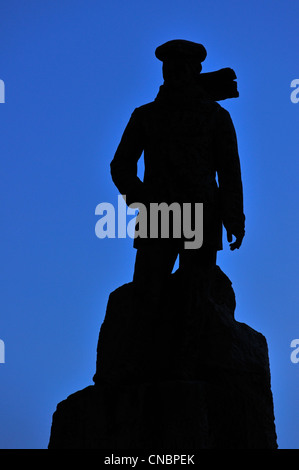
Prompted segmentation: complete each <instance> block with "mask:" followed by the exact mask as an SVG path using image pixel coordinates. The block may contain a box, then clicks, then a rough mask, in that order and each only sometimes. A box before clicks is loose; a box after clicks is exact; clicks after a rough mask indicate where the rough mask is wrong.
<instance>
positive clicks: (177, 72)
mask: <svg viewBox="0 0 299 470" xmlns="http://www.w3.org/2000/svg"><path fill="white" fill-rule="evenodd" d="M201 70H202V65H201V63H200V62H198V61H194V60H187V59H185V58H184V59H182V58H172V59H168V60H167V61H165V62H163V66H162V73H163V78H164V81H165V83H167V84H171V85H183V84H187V83H190V82H192V81H193V80H194V79H196V77H197V76H198V75H199V74H200V72H201Z"/></svg>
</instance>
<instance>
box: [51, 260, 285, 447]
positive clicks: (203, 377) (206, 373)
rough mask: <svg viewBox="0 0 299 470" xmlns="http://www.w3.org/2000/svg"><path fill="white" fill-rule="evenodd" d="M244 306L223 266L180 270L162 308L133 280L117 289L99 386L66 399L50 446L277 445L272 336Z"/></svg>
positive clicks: (105, 327)
mask: <svg viewBox="0 0 299 470" xmlns="http://www.w3.org/2000/svg"><path fill="white" fill-rule="evenodd" d="M235 306H236V303H235V295H234V291H233V289H232V286H231V282H230V280H229V279H228V278H227V276H226V275H225V274H224V273H223V272H222V271H221V270H220V268H219V267H218V266H217V267H216V268H215V269H214V270H213V272H212V273H211V274H210V276H209V278H208V279H201V280H200V279H193V280H192V281H190V279H188V280H186V279H184V277H183V276H182V275H181V274H180V272H179V271H177V272H176V273H175V274H172V275H171V276H170V279H169V282H168V284H167V286H166V287H165V289H164V291H163V297H162V298H161V299H160V302H159V306H158V307H157V306H156V307H155V308H154V304H153V303H152V302H151V298H150V296H148V298H146V295H145V294H144V293H140V292H137V291H136V287H135V285H134V284H133V283H129V284H125V285H123V286H121V287H119V288H118V289H116V290H115V291H114V292H112V293H111V294H110V297H109V301H108V305H107V312H106V316H105V319H104V322H103V324H102V326H101V329H100V334H99V341H98V350H97V366H96V373H95V376H94V383H95V384H94V385H91V386H89V387H87V388H85V389H83V390H81V391H78V392H76V393H74V394H73V395H71V396H69V397H68V398H67V399H66V400H64V401H62V402H61V403H59V404H58V406H57V409H56V411H55V412H54V415H53V422H52V428H51V435H50V441H49V448H50V449H51V448H52V449H55V448H56V449H58V448H65V449H67V448H69V449H70V448H71V449H93V448H94V449H112V450H117V449H143V450H146V449H153V448H155V449H159V450H177V449H191V450H197V449H237V448H241V449H276V448H277V442H276V432H275V424H274V411H273V398H272V392H271V377H270V367H269V359H268V348H267V342H266V339H265V337H264V336H263V335H262V334H261V333H258V332H256V331H255V330H253V329H252V328H250V327H249V326H247V325H246V324H244V323H240V322H238V321H236V320H235V319H234V310H235Z"/></svg>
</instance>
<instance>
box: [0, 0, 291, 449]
mask: <svg viewBox="0 0 299 470" xmlns="http://www.w3.org/2000/svg"><path fill="white" fill-rule="evenodd" d="M0 10H1V11H0V25H1V28H0V44H1V53H0V62H1V63H0V78H1V79H2V80H4V82H5V85H6V96H5V98H6V103H5V104H0V119H1V121H0V122H1V139H0V151H1V189H0V191H1V218H0V220H1V245H0V247H1V283H0V285H1V293H0V301H1V318H0V338H1V339H2V340H3V341H4V342H5V349H6V351H5V352H6V362H5V364H1V365H0V387H1V388H0V413H1V415H0V416H1V427H0V429H1V430H0V447H1V448H45V447H47V444H48V439H49V433H50V426H51V419H52V413H53V412H54V410H55V408H56V404H57V403H58V402H59V401H61V400H63V399H65V398H66V397H67V396H68V395H69V394H71V393H73V392H75V391H77V390H79V389H81V388H84V387H85V386H87V385H89V384H91V383H92V376H93V373H94V371H95V359H96V344H97V338H98V333H99V329H100V325H101V322H102V320H103V317H104V314H105V308H106V303H107V299H108V295H109V293H110V292H111V291H112V290H113V289H115V288H117V287H118V286H120V285H122V284H124V283H126V282H129V281H130V280H131V278H132V272H133V266H134V257H135V252H134V250H133V248H132V240H131V239H130V238H127V239H104V240H100V239H98V238H97V237H96V236H95V230H94V227H95V224H96V221H97V220H98V217H97V216H95V208H96V206H97V204H99V203H100V202H105V201H107V202H111V203H113V204H116V203H117V195H118V193H117V190H116V188H115V187H114V185H113V183H112V181H111V178H110V168H109V163H110V161H111V159H112V157H113V154H114V152H115V149H116V146H117V144H118V142H119V139H120V137H121V135H122V132H123V130H124V127H125V125H126V123H127V121H128V119H129V117H130V114H131V112H132V111H133V109H134V108H135V107H137V106H140V105H142V104H144V103H146V102H149V101H151V100H153V99H154V98H155V96H156V94H157V92H158V88H159V86H160V85H161V84H162V74H161V63H160V62H159V61H158V60H157V59H156V58H155V56H154V50H155V48H156V47H157V46H158V45H160V44H161V43H163V42H165V41H168V40H170V39H174V38H184V39H189V40H192V41H196V42H201V43H203V44H204V45H205V46H206V48H207V51H208V56H207V59H206V61H205V62H204V63H203V71H212V70H216V69H219V68H221V67H232V68H234V69H235V71H236V73H237V76H238V87H239V91H240V98H239V99H236V100H230V101H227V102H223V103H222V105H223V106H224V107H226V109H228V110H229V111H230V113H231V116H232V118H233V121H234V123H235V127H236V131H237V135H238V141H239V151H240V158H241V165H242V174H243V182H244V198H245V212H246V217H247V219H246V222H247V225H246V238H245V240H244V244H243V246H242V248H241V250H239V251H236V252H233V253H232V252H230V251H229V248H228V245H227V243H225V247H224V250H223V252H221V253H220V255H219V257H218V263H219V265H220V266H221V268H222V269H223V270H224V272H225V273H226V274H227V275H228V276H229V277H230V279H231V280H232V282H233V287H234V289H235V292H236V297H237V309H236V319H237V320H239V321H241V322H245V323H247V324H248V325H250V326H251V327H252V328H254V329H256V330H258V331H260V332H261V333H263V334H264V335H265V336H266V338H267V341H268V345H269V356H270V364H271V371H272V389H273V395H274V405H275V415H276V426H277V434H278V443H279V446H280V447H281V448H299V445H298V444H299V431H298V419H299V411H298V405H299V400H298V384H299V363H298V364H293V363H292V362H291V360H290V354H291V351H292V350H291V348H290V343H291V341H292V339H294V338H298V337H299V322H298V260H297V254H298V215H297V203H298V192H299V191H298V184H297V178H298V115H299V103H298V104H294V103H292V102H291V100H290V94H291V91H292V89H291V88H290V83H291V81H292V80H293V79H295V78H299V69H298V50H299V41H298V14H299V6H298V3H297V2H293V1H290V0H287V1H283V2H282V1H276V0H271V1H270V0H264V1H262V2H261V1H260V0H259V1H257V0H252V1H250V2H240V1H233V0H231V1H227V2H223V1H220V0H215V1H213V2H208V1H206V2H202V1H199V0H197V1H194V0H189V1H187V2H186V1H175V0H162V1H161V0H159V1H157V0H151V1H143V0H139V1H137V0H128V1H121V0H118V1H117V0H110V1H109V2H108V1H107V2H103V1H101V0H98V1H95V0H60V1H58V0H44V1H42V2H41V1H37V0H30V1H24V0H18V1H17V0H9V1H8V0H7V1H2V2H1V6H0ZM140 171H142V166H141V169H140ZM217 347H218V345H217V343H215V348H216V349H217ZM220 355H221V350H219V356H220Z"/></svg>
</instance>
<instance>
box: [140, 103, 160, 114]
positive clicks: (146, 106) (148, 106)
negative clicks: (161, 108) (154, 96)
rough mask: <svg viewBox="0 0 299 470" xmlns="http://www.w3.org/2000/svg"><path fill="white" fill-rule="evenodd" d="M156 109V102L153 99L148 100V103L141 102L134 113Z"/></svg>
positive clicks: (147, 112) (145, 112) (149, 111)
mask: <svg viewBox="0 0 299 470" xmlns="http://www.w3.org/2000/svg"><path fill="white" fill-rule="evenodd" d="M156 110H157V103H156V102H155V101H150V102H149V103H146V104H143V105H141V106H138V107H137V108H135V113H137V114H139V115H145V114H149V113H152V112H155V111H156Z"/></svg>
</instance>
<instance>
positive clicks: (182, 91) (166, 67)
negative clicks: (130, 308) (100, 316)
mask: <svg viewBox="0 0 299 470" xmlns="http://www.w3.org/2000/svg"><path fill="white" fill-rule="evenodd" d="M156 57H157V58H158V59H159V60H161V61H162V62H163V69H162V70H163V78H164V84H163V85H162V86H161V87H160V90H159V93H158V95H157V97H156V99H155V100H154V101H153V102H151V103H148V104H146V105H143V106H141V107H138V108H136V109H135V110H134V112H133V113H132V116H131V118H130V120H129V122H128V124H127V127H126V129H125V131H124V133H123V136H122V139H121V142H120V144H119V146H118V148H117V151H116V153H115V156H114V158H113V160H112V162H111V175H112V179H113V181H114V183H115V185H116V187H117V188H118V190H119V192H120V193H121V194H122V195H125V196H126V202H127V204H128V205H130V204H132V203H136V202H139V203H142V204H143V205H144V206H145V207H149V205H150V204H151V203H153V202H155V203H162V202H166V203H167V204H172V203H173V202H178V203H179V204H180V205H182V204H183V203H190V204H195V203H196V202H200V203H203V244H202V246H201V247H200V248H198V249H186V248H184V244H183V241H184V236H183V235H182V237H181V238H179V239H178V238H174V237H169V238H168V239H165V238H161V237H158V238H154V239H151V238H150V236H148V237H147V238H140V237H137V238H135V240H134V247H135V248H137V254H136V261H135V270H134V278H133V280H134V282H136V283H139V284H143V285H144V286H152V285H153V283H154V284H156V285H157V286H162V285H163V281H164V280H165V278H166V277H167V276H168V275H169V274H170V273H171V272H172V270H173V267H174V264H175V260H176V258H177V256H178V255H179V259H180V269H182V270H183V271H185V272H188V273H189V274H191V275H195V274H196V273H198V272H200V271H205V270H207V269H209V268H211V267H213V266H214V265H215V263H216V253H217V251H218V250H222V225H224V227H225V229H226V231H227V240H228V242H230V248H231V250H234V249H236V248H239V247H240V245H241V243H242V240H243V237H244V233H245V230H244V228H245V216H244V214H243V190H242V180H241V171H240V161H239V155H238V147H237V139H236V133H235V129H234V125H233V123H232V120H231V117H230V114H229V113H228V111H226V110H225V109H224V108H223V107H221V106H220V105H219V104H218V103H217V102H216V100H220V99H224V98H225V97H230V96H238V93H237V94H233V95H230V96H229V95H228V96H224V97H221V96H220V95H221V93H220V89H221V88H223V87H224V88H225V86H226V84H225V80H226V74H225V71H226V72H229V71H230V72H232V73H233V74H234V72H233V71H232V70H231V69H222V72H223V74H222V75H221V71H219V74H220V75H219V80H220V81H219V80H218V83H217V78H216V76H215V75H214V77H212V76H213V74H217V73H218V72H212V73H210V74H209V73H207V74H201V73H200V72H201V70H202V65H201V63H202V62H203V61H204V59H205V58H206V50H205V48H204V46H202V45H201V44H197V43H193V42H190V41H185V40H173V41H169V42H167V43H165V44H163V45H161V46H159V47H158V48H157V49H156ZM227 75H229V73H228V74H227ZM221 77H223V80H222V79H220V78H221ZM215 78H216V80H215ZM234 78H235V76H234ZM213 80H214V81H213ZM234 85H235V86H236V82H234ZM230 86H231V83H230V85H229V83H228V82H227V87H228V88H229V87H230ZM224 95H225V91H224ZM142 152H144V167H145V171H144V179H143V181H141V180H140V179H139V178H138V176H137V162H138V160H139V158H140V157H141V155H142ZM216 177H217V178H218V183H217V180H216ZM148 233H149V229H148ZM233 236H234V237H235V241H234V242H233Z"/></svg>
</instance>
